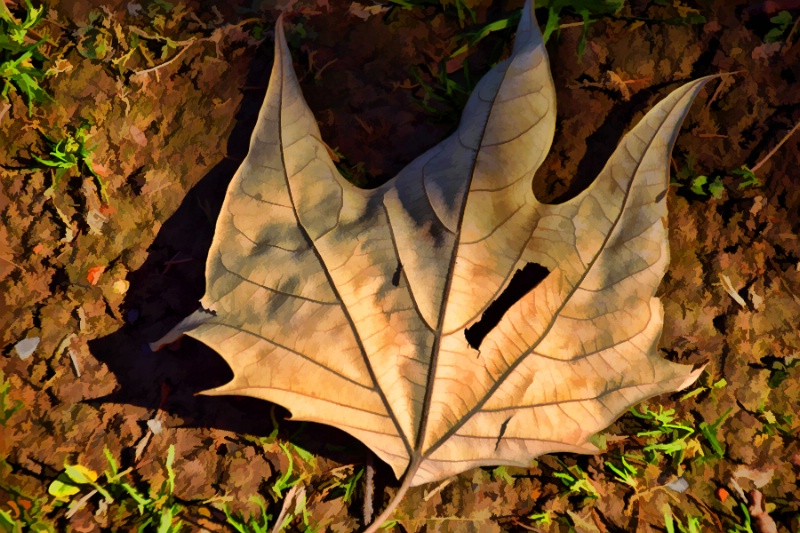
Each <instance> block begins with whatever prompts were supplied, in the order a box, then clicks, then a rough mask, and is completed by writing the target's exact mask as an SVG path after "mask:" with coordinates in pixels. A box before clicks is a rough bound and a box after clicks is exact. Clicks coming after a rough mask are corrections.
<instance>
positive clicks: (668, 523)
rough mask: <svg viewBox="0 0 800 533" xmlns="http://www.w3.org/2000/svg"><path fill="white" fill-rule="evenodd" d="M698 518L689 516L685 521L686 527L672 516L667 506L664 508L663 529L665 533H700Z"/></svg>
mask: <svg viewBox="0 0 800 533" xmlns="http://www.w3.org/2000/svg"><path fill="white" fill-rule="evenodd" d="M700 522H701V520H700V518H699V517H696V516H690V517H688V518H687V519H686V525H684V524H683V523H682V522H681V521H680V520H678V519H677V518H676V517H675V516H673V514H672V508H671V507H670V506H669V505H665V507H664V529H666V531H667V533H700V532H701V531H702V529H700Z"/></svg>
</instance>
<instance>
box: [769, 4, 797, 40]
mask: <svg viewBox="0 0 800 533" xmlns="http://www.w3.org/2000/svg"><path fill="white" fill-rule="evenodd" d="M769 21H770V22H771V23H773V24H774V25H775V26H774V27H773V28H772V29H770V30H769V31H768V32H767V34H766V35H765V36H764V42H765V43H778V42H781V41H782V40H783V38H784V36H785V35H786V32H787V31H789V30H790V29H791V27H792V23H793V22H794V20H793V19H792V14H791V13H789V12H788V11H786V10H784V11H779V12H778V14H777V15H775V16H774V17H770V19H769Z"/></svg>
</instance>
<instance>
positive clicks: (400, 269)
mask: <svg viewBox="0 0 800 533" xmlns="http://www.w3.org/2000/svg"><path fill="white" fill-rule="evenodd" d="M402 272H403V263H401V262H400V261H398V262H397V270H395V271H394V275H393V276H392V285H394V286H395V287H397V286H399V285H400V274H401V273H402Z"/></svg>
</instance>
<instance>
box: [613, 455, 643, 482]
mask: <svg viewBox="0 0 800 533" xmlns="http://www.w3.org/2000/svg"><path fill="white" fill-rule="evenodd" d="M620 461H621V462H622V468H617V467H616V466H614V464H613V463H612V462H611V461H606V463H605V464H606V467H607V468H608V469H609V470H611V471H612V472H614V474H616V479H617V481H620V482H622V483H625V484H626V485H628V486H629V487H631V488H633V489H634V490H636V488H637V487H638V486H639V481H638V480H637V479H636V474H638V473H639V470H638V469H637V468H636V467H635V466H633V465H631V464H630V463H628V461H626V460H625V456H624V455H623V456H622V457H621V458H620Z"/></svg>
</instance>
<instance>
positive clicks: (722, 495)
mask: <svg viewBox="0 0 800 533" xmlns="http://www.w3.org/2000/svg"><path fill="white" fill-rule="evenodd" d="M715 494H716V495H717V499H718V500H719V501H720V502H722V503H725V500H727V499H728V496H729V495H730V494H729V493H728V491H727V490H725V489H724V488H722V487H720V488H718V489H717V490H716V492H715Z"/></svg>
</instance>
